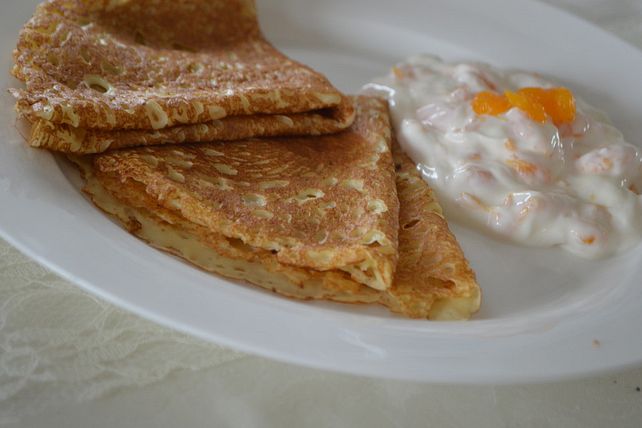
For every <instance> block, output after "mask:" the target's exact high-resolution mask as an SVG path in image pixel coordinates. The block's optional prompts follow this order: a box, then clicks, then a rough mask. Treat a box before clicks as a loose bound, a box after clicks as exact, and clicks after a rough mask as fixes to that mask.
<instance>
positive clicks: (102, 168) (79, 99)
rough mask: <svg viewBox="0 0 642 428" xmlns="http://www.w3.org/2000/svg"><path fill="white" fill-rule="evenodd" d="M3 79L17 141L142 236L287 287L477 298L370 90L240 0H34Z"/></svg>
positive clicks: (380, 296)
mask: <svg viewBox="0 0 642 428" xmlns="http://www.w3.org/2000/svg"><path fill="white" fill-rule="evenodd" d="M13 74H14V75H15V76H16V77H17V78H18V79H20V80H22V81H24V82H25V88H24V89H16V90H12V93H13V94H14V96H15V97H16V98H17V104H16V109H17V111H18V114H19V115H20V116H21V117H24V118H26V119H27V120H28V121H29V122H31V123H32V133H31V137H30V139H29V143H30V144H31V145H32V146H34V147H41V148H46V149H49V150H54V151H58V152H63V153H66V154H67V156H69V158H70V159H71V160H72V161H73V162H75V163H76V164H77V165H78V166H79V167H80V169H81V171H82V174H83V176H84V178H85V180H86V187H85V191H86V193H87V194H88V195H89V196H90V197H91V199H92V200H93V202H94V203H95V204H96V205H97V206H98V207H100V208H101V209H103V210H104V211H105V212H107V213H109V214H110V215H112V216H114V217H115V218H117V219H118V220H119V221H120V222H121V223H122V224H123V225H125V227H126V228H127V229H128V230H129V231H130V232H131V233H133V234H135V235H137V236H139V237H140V238H142V239H143V240H145V241H147V242H149V243H150V244H151V245H153V246H155V247H158V248H161V249H163V250H166V251H169V252H171V253H173V254H176V255H178V256H180V257H182V258H184V259H186V260H188V261H190V262H192V263H193V264H195V265H197V266H199V267H201V268H203V269H206V270H209V271H212V272H216V273H218V274H221V275H224V276H226V277H230V278H235V279H239V280H245V281H248V282H251V283H253V284H257V285H259V286H261V287H264V288H267V289H270V290H273V291H275V292H277V293H281V294H283V295H286V296H289V297H295V298H302V299H328V300H334V301H338V302H350V303H379V304H383V305H385V306H387V307H388V308H389V309H390V310H391V311H393V312H396V313H399V314H402V315H405V316H408V317H413V318H430V319H466V318H469V317H470V315H471V314H472V313H474V312H475V311H476V310H477V309H478V307H479V300H480V292H479V287H478V285H477V283H476V281H475V276H474V273H473V271H472V270H471V269H470V267H469V265H468V263H467V261H466V259H465V258H464V255H463V253H462V251H461V249H460V247H459V245H458V244H457V241H456V240H455V238H454V236H453V235H452V234H451V232H450V231H449V229H448V226H447V223H446V221H445V220H444V218H443V215H442V214H441V209H440V207H439V205H438V203H437V201H436V200H435V198H434V197H433V195H432V192H431V190H430V188H429V187H428V186H427V184H426V183H425V182H424V181H423V180H422V179H421V177H420V175H419V173H418V172H417V170H416V168H415V166H414V164H413V163H412V161H410V159H409V158H408V157H407V156H406V155H405V154H403V153H402V152H401V151H400V149H399V147H398V146H397V145H396V143H395V142H394V141H393V139H392V138H391V129H390V122H389V119H388V112H387V105H386V103H385V101H383V100H380V99H376V98H372V97H365V96H361V97H350V96H345V95H343V94H342V93H340V92H339V91H338V90H337V89H336V88H334V87H333V86H332V85H331V84H330V82H329V81H328V80H327V79H326V78H325V77H324V76H322V75H321V74H319V73H317V72H315V71H314V70H312V69H310V68H309V67H306V66H304V65H302V64H299V63H297V62H295V61H293V60H291V59H289V58H287V57H286V56H284V55H283V54H282V53H280V52H279V51H277V50H276V49H275V48H274V47H273V46H271V45H270V44H269V42H267V41H266V40H265V38H264V37H263V35H262V34H261V31H260V29H259V25H258V20H257V17H256V8H255V5H254V2H253V0H176V1H172V2H163V1H154V0H99V1H94V0H51V1H49V2H46V3H44V4H42V5H40V6H39V7H38V9H37V10H36V13H35V15H34V17H33V18H32V19H31V20H30V21H29V22H28V23H27V24H26V26H25V28H24V29H23V31H22V32H21V34H20V39H19V42H18V47H17V49H16V51H15V67H14V68H13Z"/></svg>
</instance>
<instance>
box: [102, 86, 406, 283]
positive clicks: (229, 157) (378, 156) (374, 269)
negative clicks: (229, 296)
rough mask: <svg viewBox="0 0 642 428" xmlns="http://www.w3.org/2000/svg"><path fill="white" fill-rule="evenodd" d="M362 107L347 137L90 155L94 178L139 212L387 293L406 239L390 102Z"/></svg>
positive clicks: (366, 101)
mask: <svg viewBox="0 0 642 428" xmlns="http://www.w3.org/2000/svg"><path fill="white" fill-rule="evenodd" d="M356 105H357V111H358V118H357V119H356V120H355V123H354V125H353V126H352V127H351V128H350V129H349V130H347V131H344V132H342V133H339V134H333V135H325V136H319V137H316V138H311V137H310V138H289V139H286V138H271V139H252V140H242V141H235V142H218V143H216V144H210V145H199V144H186V145H179V146H177V145H164V146H152V147H145V148H137V149H123V150H115V151H110V152H107V153H104V154H102V155H97V156H95V157H93V158H92V162H93V166H94V174H95V175H96V177H97V179H98V180H100V182H101V183H102V184H103V185H104V186H105V187H106V188H107V190H108V191H110V192H112V193H114V195H116V197H118V198H121V199H122V198H128V200H127V202H128V203H131V204H136V205H135V206H137V207H138V206H142V207H144V208H146V209H148V210H149V211H152V212H154V213H158V212H160V211H159V210H161V209H162V210H166V211H168V212H170V213H172V214H173V215H174V216H178V217H180V218H182V219H184V221H186V222H189V223H194V224H197V225H200V226H202V227H203V228H204V230H208V231H210V232H214V233H218V234H221V235H224V236H225V237H227V238H230V239H238V240H240V241H242V242H243V243H245V244H247V245H248V246H250V247H252V248H256V249H262V250H265V251H268V252H269V251H273V252H274V253H275V257H276V260H277V261H278V262H279V263H285V264H289V265H293V266H300V267H305V268H311V269H316V270H333V269H338V270H342V271H345V272H347V273H348V274H349V275H350V276H351V277H353V278H354V279H355V280H356V281H358V282H361V283H363V284H367V285H368V286H370V287H373V288H377V289H385V288H388V287H390V285H391V283H392V277H393V274H394V270H395V266H396V263H397V241H398V238H397V229H398V200H397V193H396V187H395V175H394V166H393V161H392V154H391V151H390V123H389V119H388V114H387V107H386V104H385V102H383V101H381V100H378V99H375V98H366V97H363V98H359V99H358V101H357V102H356ZM141 195H144V196H145V197H146V198H148V199H145V200H143V201H134V200H133V198H136V199H138V198H139V197H140V196H141ZM141 204H142V205H141ZM150 204H151V205H150Z"/></svg>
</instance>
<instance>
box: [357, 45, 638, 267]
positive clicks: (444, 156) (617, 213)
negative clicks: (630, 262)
mask: <svg viewBox="0 0 642 428" xmlns="http://www.w3.org/2000/svg"><path fill="white" fill-rule="evenodd" d="M556 86H559V85H555V84H554V83H553V82H551V81H549V80H546V79H544V78H542V77H540V76H538V75H536V74H532V73H524V72H509V71H502V70H498V69H496V68H493V67H491V66H489V65H485V64H477V63H459V64H448V63H444V62H442V61H441V60H439V59H438V58H435V57H432V56H417V57H413V58H410V59H409V60H407V61H406V62H404V63H402V64H399V65H398V66H397V68H396V72H395V73H391V74H390V76H388V77H385V78H381V79H378V80H376V81H374V82H373V83H371V84H369V85H366V91H368V92H372V91H375V92H380V93H384V94H385V95H386V96H387V97H388V99H389V102H390V107H391V114H392V118H393V123H394V125H395V129H396V133H397V138H398V139H399V142H400V144H401V145H402V147H403V148H404V149H405V150H406V152H407V153H408V154H409V155H410V156H411V157H412V158H413V159H414V161H415V162H417V164H418V168H419V169H420V170H421V171H422V172H423V175H424V177H425V179H426V180H427V181H428V182H429V184H430V185H431V186H432V187H433V189H434V190H435V192H436V193H437V196H438V197H439V199H440V202H441V203H442V205H443V207H444V210H445V212H446V214H447V215H448V216H449V217H450V218H455V219H456V220H458V221H460V222H464V223H466V224H468V225H472V226H474V227H476V228H481V229H483V230H486V231H491V232H493V233H494V234H496V235H499V236H502V237H505V238H508V239H510V240H511V241H513V242H517V243H521V244H524V245H529V246H542V247H548V246H561V247H562V248H564V249H566V250H568V251H570V252H572V253H575V254H577V255H580V256H584V257H589V258H595V257H603V256H606V255H609V254H612V253H614V252H616V251H619V250H623V249H626V248H629V247H630V246H631V245H633V244H635V243H636V242H638V240H639V239H640V237H641V236H642V197H641V196H640V195H638V194H637V193H636V192H637V191H641V190H642V161H641V159H640V150H639V149H638V148H637V147H636V146H634V145H632V144H629V143H627V142H626V141H624V139H623V137H622V134H621V133H620V132H619V131H618V130H617V129H615V128H614V127H613V126H611V125H610V124H609V121H608V119H607V117H606V115H604V114H603V113H601V112H600V111H598V110H596V109H595V108H593V107H591V106H589V105H587V104H586V103H584V102H582V101H581V100H579V99H577V97H576V106H577V113H576V118H575V121H574V122H573V123H572V124H566V125H561V126H560V127H559V128H558V127H556V126H555V125H554V124H553V123H552V122H551V121H550V120H549V121H547V122H544V123H539V122H535V121H533V120H531V119H530V118H529V117H528V116H527V115H526V114H525V113H524V112H522V111H521V110H519V109H517V108H513V109H510V110H509V111H507V112H506V113H504V114H501V115H498V116H496V117H495V116H489V115H477V114H476V113H475V112H474V111H473V109H472V107H471V100H472V99H473V97H474V96H475V94H476V93H478V92H481V91H489V90H491V91H496V92H499V93H503V92H504V91H506V90H510V91H515V90H517V89H519V88H523V87H542V88H551V87H556ZM630 189H633V191H632V190H630Z"/></svg>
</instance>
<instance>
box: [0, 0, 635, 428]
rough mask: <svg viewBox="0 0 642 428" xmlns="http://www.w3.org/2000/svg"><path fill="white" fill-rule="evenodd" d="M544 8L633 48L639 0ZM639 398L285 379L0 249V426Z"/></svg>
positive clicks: (500, 413)
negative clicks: (569, 14)
mask: <svg viewBox="0 0 642 428" xmlns="http://www.w3.org/2000/svg"><path fill="white" fill-rule="evenodd" d="M547 2H548V3H551V4H554V5H556V6H559V7H562V8H564V9H566V10H568V11H571V12H572V13H576V14H578V15H581V16H583V17H584V18H586V19H588V20H590V21H593V22H595V23H597V24H598V25H600V26H602V27H603V28H605V29H607V30H609V31H611V32H613V33H615V34H617V35H618V36H620V37H621V38H623V39H625V40H627V41H629V42H631V43H633V44H635V45H637V46H639V47H642V2H639V1H635V0H620V1H617V2H612V1H608V0H547ZM232 361H234V363H230V362H232ZM224 363H230V364H224ZM640 386H642V369H633V370H630V371H626V372H623V373H619V374H615V375H611V376H602V377H599V378H595V379H588V380H583V381H576V382H565V383H558V384H554V385H539V386H522V387H493V386H487V387H481V386H480V387H455V386H448V387H445V386H428V385H414V384H405V383H401V382H389V381H378V380H369V379H360V378H355V377H350V376H344V375H336V374H328V373H322V372H318V371H315V370H309V369H304V368H298V367H291V366H288V365H284V364H279V363H274V362H269V361H267V360H264V359H261V358H257V357H248V356H244V355H242V354H239V353H237V352H234V351H230V350H227V349H223V348H220V347H218V346H216V345H213V344H209V343H204V342H202V341H199V340H197V339H194V338H191V337H188V336H186V335H183V334H181V333H177V332H174V331H171V330H168V329H166V328H163V327H160V326H157V325H155V324H153V323H151V322H148V321H145V320H143V319H141V318H139V317H137V316H135V315H132V314H129V313H126V312H124V311H122V310H120V309H118V308H116V307H114V306H111V305H109V304H107V303H105V302H102V301H100V300H98V299H96V298H94V297H92V296H90V295H88V294H86V293H84V292H83V291H81V290H80V289H78V288H76V287H75V286H73V285H71V284H69V283H68V282H66V281H65V280H62V279H60V278H59V277H57V276H56V275H54V274H52V273H50V272H48V271H47V270H45V269H43V268H42V267H40V266H39V265H38V264H36V263H34V262H32V261H30V260H28V259H27V258H25V257H24V256H22V255H21V254H19V253H18V252H17V251H16V250H15V249H13V248H11V247H10V246H9V245H8V244H7V243H5V242H3V241H0V425H2V424H9V425H13V426H137V427H141V426H168V427H169V426H179V425H182V424H184V423H185V422H186V421H187V423H188V424H189V425H187V426H205V425H207V426H210V423H211V422H213V420H214V419H215V420H216V421H218V422H220V424H219V425H220V426H267V425H270V426H294V425H293V424H295V423H296V425H297V426H317V425H323V426H339V425H341V426H354V425H360V426H410V425H413V426H414V425H424V424H427V423H430V424H431V425H433V424H434V426H440V427H443V426H462V425H467V424H469V423H473V422H474V423H475V426H565V427H570V426H578V427H580V426H582V427H585V426H606V425H607V424H609V425H613V426H642V425H639V424H638V423H640V424H642V422H640V421H642V394H641V393H640ZM338 392H340V393H338ZM177 397H178V398H177ZM194 408H197V409H198V412H196V413H195V412H194V411H193V409H194ZM327 409H332V412H328V411H326V410H327ZM460 409H465V410H466V411H460ZM119 418H120V419H119ZM136 418H139V419H136ZM400 418H401V419H400ZM340 421H341V423H339V422H340ZM636 421H637V422H636Z"/></svg>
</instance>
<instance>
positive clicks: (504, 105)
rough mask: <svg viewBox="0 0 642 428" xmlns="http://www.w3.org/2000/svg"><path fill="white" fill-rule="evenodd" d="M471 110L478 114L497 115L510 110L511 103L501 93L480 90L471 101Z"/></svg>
mask: <svg viewBox="0 0 642 428" xmlns="http://www.w3.org/2000/svg"><path fill="white" fill-rule="evenodd" d="M472 106H473V111H474V112H475V113H477V114H479V115H482V114H489V115H491V116H497V115H499V114H502V113H506V112H507V111H508V110H510V108H511V105H510V103H509V102H508V100H507V99H506V97H504V96H503V95H500V94H496V93H495V92H488V91H484V92H480V93H478V94H477V95H475V98H473V101H472Z"/></svg>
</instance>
